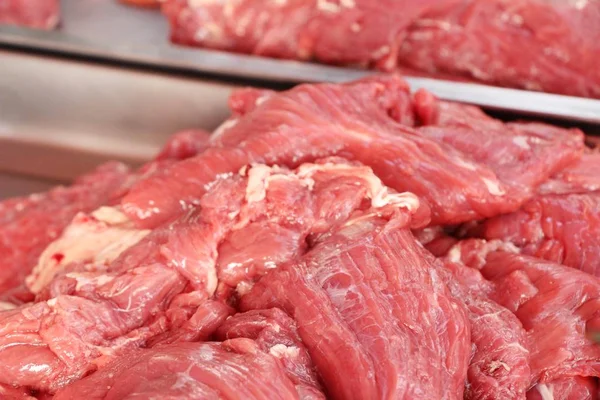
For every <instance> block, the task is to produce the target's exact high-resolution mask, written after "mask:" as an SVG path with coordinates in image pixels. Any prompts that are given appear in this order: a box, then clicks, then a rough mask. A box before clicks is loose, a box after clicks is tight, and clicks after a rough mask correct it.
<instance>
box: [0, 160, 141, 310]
mask: <svg viewBox="0 0 600 400" xmlns="http://www.w3.org/2000/svg"><path fill="white" fill-rule="evenodd" d="M129 177H130V174H129V170H128V168H127V167H125V165H123V164H119V163H108V164H105V165H103V166H101V167H99V168H98V169H97V170H96V171H94V172H92V173H90V174H88V175H85V176H83V177H81V178H79V179H78V180H77V181H75V182H74V184H73V185H72V186H70V187H57V188H55V189H53V190H51V191H49V192H47V193H40V194H33V195H30V196H27V197H21V198H14V199H9V200H5V201H3V202H0V299H4V300H9V301H16V302H19V301H22V300H28V299H29V294H28V291H27V290H26V289H25V288H24V287H23V283H24V280H25V276H26V275H27V274H29V273H30V272H31V270H32V268H33V267H34V266H35V265H36V264H37V260H38V257H39V256H40V255H41V253H42V251H43V250H44V249H45V248H46V246H48V244H50V242H52V241H53V240H54V239H56V238H57V237H59V236H60V234H61V232H62V231H63V229H65V228H66V227H67V225H68V224H69V223H70V222H71V220H72V219H73V217H74V216H75V215H76V214H77V213H79V212H90V211H93V210H94V209H96V208H98V207H100V206H102V205H104V204H107V203H110V202H113V201H115V200H117V199H118V197H119V195H121V194H122V192H123V189H124V187H125V186H126V184H127V182H128V179H129Z"/></svg>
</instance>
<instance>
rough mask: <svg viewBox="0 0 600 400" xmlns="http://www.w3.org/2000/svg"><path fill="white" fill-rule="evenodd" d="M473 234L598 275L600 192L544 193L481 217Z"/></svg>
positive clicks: (599, 258) (599, 268)
mask: <svg viewBox="0 0 600 400" xmlns="http://www.w3.org/2000/svg"><path fill="white" fill-rule="evenodd" d="M472 233H473V234H477V235H480V236H481V237H484V238H486V239H501V240H504V241H508V242H511V243H513V244H515V245H516V246H518V247H520V248H522V251H523V252H524V253H526V254H531V255H534V256H536V257H540V258H544V259H547V260H550V261H554V262H557V263H561V264H565V265H568V266H570V267H573V268H577V269H581V270H582V271H585V272H587V273H590V274H592V275H596V276H600V242H599V240H598V238H600V192H594V193H587V194H571V195H548V196H542V197H539V198H536V199H534V200H532V201H530V202H528V203H527V204H525V205H524V206H523V208H522V209H521V210H520V211H517V212H515V213H512V214H508V215H502V216H499V217H496V218H492V219H490V220H488V221H485V222H484V223H482V224H481V226H479V227H477V228H476V229H475V231H474V232H472Z"/></svg>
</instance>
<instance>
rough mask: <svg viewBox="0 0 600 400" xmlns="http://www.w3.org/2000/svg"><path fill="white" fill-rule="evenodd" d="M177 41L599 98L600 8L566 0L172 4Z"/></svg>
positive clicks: (168, 9) (172, 0) (185, 0)
mask: <svg viewBox="0 0 600 400" xmlns="http://www.w3.org/2000/svg"><path fill="white" fill-rule="evenodd" d="M163 13H164V14H165V15H166V16H167V18H168V19H169V22H170V24H171V39H172V40H173V41H174V42H176V43H181V44H186V45H197V46H202V47H209V48H216V49H221V50H228V51H235V52H241V53H249V54H257V55H261V56H269V57H279V58H291V59H300V60H312V59H314V60H318V61H321V62H325V63H332V64H347V65H348V64H349V65H360V66H365V67H376V68H378V69H382V70H386V71H390V70H394V69H396V68H400V70H403V71H415V72H416V73H417V74H421V75H422V74H424V73H429V74H431V75H433V76H440V77H444V78H446V79H447V77H448V76H450V77H456V78H470V79H475V80H479V81H482V82H486V83H490V84H496V85H503V86H510V87H517V88H524V89H530V90H542V91H548V92H555V93H561V94H569V95H575V96H588V97H600V72H599V71H598V68H596V55H597V54H598V53H599V52H600V45H599V43H600V4H599V3H598V2H597V1H585V0H584V1H578V2H577V1H564V0H427V1H418V0H401V1H391V0H379V1H370V0H352V1H347V0H326V1H325V0H309V1H306V0H287V1H271V2H265V1H260V0H234V1H227V2H219V1H202V2H194V1H189V0H167V1H165V2H164V3H163Z"/></svg>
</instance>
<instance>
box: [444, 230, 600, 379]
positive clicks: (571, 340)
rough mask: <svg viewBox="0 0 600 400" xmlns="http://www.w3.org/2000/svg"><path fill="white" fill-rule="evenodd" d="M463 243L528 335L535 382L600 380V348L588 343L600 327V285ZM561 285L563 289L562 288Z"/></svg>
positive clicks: (483, 246)
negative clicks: (567, 379) (583, 378)
mask: <svg viewBox="0 0 600 400" xmlns="http://www.w3.org/2000/svg"><path fill="white" fill-rule="evenodd" d="M472 242H477V241H474V240H469V241H466V242H461V243H460V244H459V245H457V248H456V249H453V251H457V250H458V252H459V254H460V253H468V252H470V253H471V254H462V255H461V258H462V259H463V260H466V259H468V258H470V259H471V261H472V262H471V263H470V264H471V265H473V266H475V267H480V268H481V272H482V274H483V276H484V277H485V278H486V279H488V280H489V281H491V282H492V283H493V284H494V290H493V291H492V292H491V293H490V296H491V298H492V299H494V300H495V301H497V302H498V303H500V304H502V305H503V306H505V307H506V308H508V309H509V310H511V311H512V312H513V313H514V314H515V315H516V316H517V317H518V318H519V320H520V321H521V323H522V324H523V327H524V328H525V330H526V331H527V337H528V338H527V342H528V347H529V350H530V352H531V363H530V366H531V372H532V378H533V379H532V382H533V383H542V384H549V383H552V382H554V381H557V380H561V379H564V378H568V377H577V376H596V377H597V376H599V375H600V361H599V360H600V347H599V346H598V345H597V344H596V343H595V342H594V341H592V340H591V339H590V338H589V337H590V335H593V334H595V332H596V331H597V329H598V327H600V324H599V323H598V318H599V310H600V309H599V307H598V304H600V280H599V279H598V278H596V277H593V276H590V275H589V274H586V273H584V272H582V271H578V270H576V269H573V268H569V267H565V266H562V265H559V264H554V263H551V262H548V261H544V260H541V259H538V258H534V257H530V256H525V255H521V254H517V253H512V252H506V251H502V250H497V249H498V248H499V246H498V244H497V243H494V242H490V243H489V244H486V243H485V242H481V241H480V242H478V243H479V244H476V245H473V244H471V243H472ZM557 283H559V284H557Z"/></svg>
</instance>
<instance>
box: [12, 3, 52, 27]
mask: <svg viewBox="0 0 600 400" xmlns="http://www.w3.org/2000/svg"><path fill="white" fill-rule="evenodd" d="M59 19H60V4H59V0H0V24H12V25H22V26H27V27H30V28H38V29H53V28H55V27H56V26H57V25H58V22H59Z"/></svg>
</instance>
